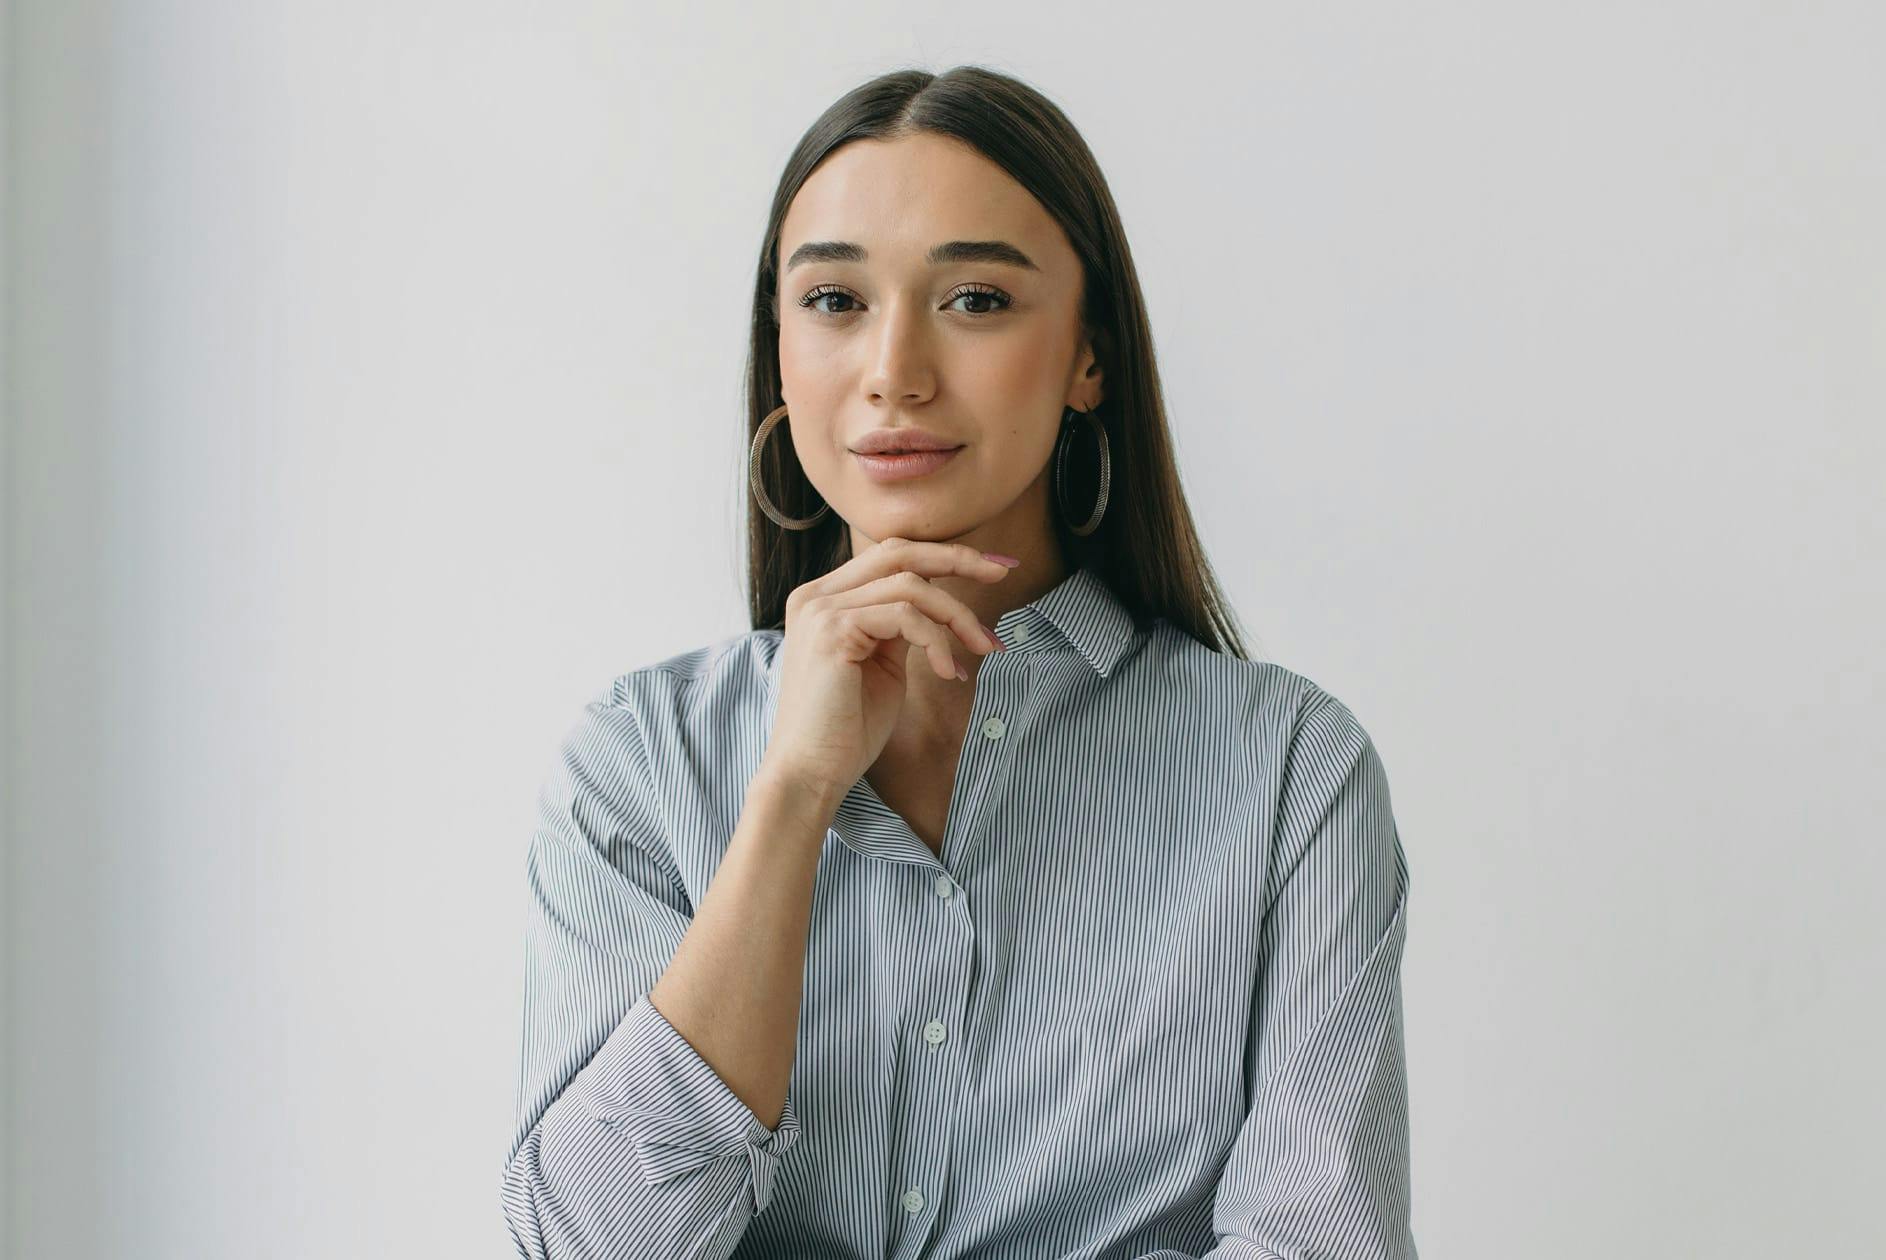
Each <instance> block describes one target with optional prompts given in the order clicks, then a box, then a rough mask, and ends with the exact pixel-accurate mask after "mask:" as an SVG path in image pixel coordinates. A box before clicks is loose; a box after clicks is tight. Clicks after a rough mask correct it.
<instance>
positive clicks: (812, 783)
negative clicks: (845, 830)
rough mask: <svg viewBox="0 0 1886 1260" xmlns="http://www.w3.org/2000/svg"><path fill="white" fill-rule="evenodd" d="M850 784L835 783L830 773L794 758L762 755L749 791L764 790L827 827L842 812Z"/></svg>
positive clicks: (779, 804) (775, 800) (774, 801)
mask: <svg viewBox="0 0 1886 1260" xmlns="http://www.w3.org/2000/svg"><path fill="white" fill-rule="evenodd" d="M850 790H851V788H850V786H849V785H848V784H847V785H840V784H837V783H834V782H833V781H832V780H831V778H830V776H828V775H824V774H820V773H817V772H814V771H808V770H804V769H802V768H800V767H798V766H795V765H793V764H792V763H791V762H788V761H785V760H782V759H778V758H767V757H762V758H761V759H760V767H759V769H758V770H756V771H755V772H754V774H753V779H752V782H751V783H749V784H748V786H747V791H748V794H749V795H752V794H754V793H759V794H762V795H764V796H765V797H766V799H767V800H768V801H769V802H770V803H771V804H773V805H775V806H776V807H778V808H781V809H784V810H786V811H787V812H789V813H792V814H794V815H796V816H798V817H799V818H801V819H803V820H804V821H806V822H808V823H812V824H816V825H817V826H818V828H819V829H820V830H821V831H823V830H824V829H825V828H826V827H827V826H829V825H830V824H831V820H832V817H833V815H835V814H836V813H837V812H838V805H839V802H841V801H843V800H844V799H845V795H846V793H847V792H849V791H850Z"/></svg>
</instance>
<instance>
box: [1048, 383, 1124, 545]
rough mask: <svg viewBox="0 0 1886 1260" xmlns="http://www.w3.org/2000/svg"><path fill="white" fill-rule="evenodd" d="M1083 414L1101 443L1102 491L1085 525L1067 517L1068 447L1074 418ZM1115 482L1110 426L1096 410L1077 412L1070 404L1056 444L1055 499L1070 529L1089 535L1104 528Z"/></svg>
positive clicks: (1071, 438)
mask: <svg viewBox="0 0 1886 1260" xmlns="http://www.w3.org/2000/svg"><path fill="white" fill-rule="evenodd" d="M1075 416H1080V417H1082V418H1083V419H1085V420H1086V421H1087V423H1088V424H1090V425H1092V426H1093V430H1094V438H1095V440H1096V441H1098V442H1099V443H1100V493H1099V494H1098V495H1097V496H1095V498H1094V508H1093V514H1092V515H1090V516H1089V517H1088V518H1087V521H1086V523H1085V524H1081V525H1076V524H1074V523H1073V522H1072V521H1070V520H1068V519H1067V493H1066V484H1065V483H1066V468H1067V452H1068V448H1069V447H1070V446H1071V445H1072V444H1073V438H1074V417H1075ZM1112 485H1113V456H1112V454H1111V453H1110V451H1109V449H1108V447H1107V426H1106V425H1104V424H1102V423H1100V417H1098V416H1096V415H1095V414H1094V413H1093V412H1092V411H1076V410H1074V408H1072V407H1069V408H1067V409H1066V410H1065V411H1063V412H1062V413H1061V436H1060V438H1059V440H1057V441H1056V442H1055V444H1054V498H1055V502H1056V503H1057V504H1059V505H1060V507H1061V520H1062V523H1063V524H1065V525H1066V526H1067V527H1068V528H1069V529H1071V530H1073V531H1074V532H1075V533H1076V534H1078V535H1080V536H1081V537H1083V538H1085V537H1086V536H1087V535H1089V534H1091V533H1093V532H1094V531H1095V530H1096V529H1099V528H1100V518H1101V517H1102V516H1105V515H1106V513H1107V491H1108V490H1109V489H1110V488H1111V487H1112Z"/></svg>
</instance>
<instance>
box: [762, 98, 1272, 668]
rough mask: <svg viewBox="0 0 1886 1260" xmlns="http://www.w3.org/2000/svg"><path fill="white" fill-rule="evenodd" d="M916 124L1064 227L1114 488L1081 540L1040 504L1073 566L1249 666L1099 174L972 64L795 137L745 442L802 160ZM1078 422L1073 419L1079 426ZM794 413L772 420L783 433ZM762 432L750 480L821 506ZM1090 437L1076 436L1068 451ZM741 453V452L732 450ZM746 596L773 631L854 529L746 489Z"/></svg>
mask: <svg viewBox="0 0 1886 1260" xmlns="http://www.w3.org/2000/svg"><path fill="white" fill-rule="evenodd" d="M916 132H930V133H935V134H938V135H944V136H951V137H954V138H955V139H957V140H960V141H962V142H964V143H966V144H969V145H972V146H974V147H975V148H976V149H977V150H978V151H979V152H981V153H982V154H983V156H985V157H987V158H988V159H989V160H990V161H992V162H994V163H995V164H996V165H997V166H1000V167H1001V168H1002V169H1003V170H1005V171H1007V172H1008V173H1009V175H1010V176H1011V177H1013V178H1014V179H1015V181H1016V182H1017V183H1019V184H1021V186H1022V187H1024V188H1026V189H1027V190H1028V191H1029V192H1030V193H1032V194H1033V195H1034V197H1035V199H1036V200H1037V201H1039V202H1040V203H1041V204H1042V206H1043V207H1045V208H1046V209H1047V211H1048V213H1049V214H1050V215H1052V216H1054V218H1055V220H1056V221H1057V222H1059V223H1060V225H1061V228H1062V230H1063V231H1064V232H1066V233H1067V239H1068V241H1069V242H1070V243H1071V244H1072V245H1073V247H1074V252H1075V253H1076V254H1077V255H1079V257H1080V259H1081V266H1082V272H1083V275H1084V284H1083V295H1082V308H1083V309H1082V319H1083V320H1084V321H1085V325H1086V330H1087V334H1088V336H1089V337H1090V338H1091V339H1092V342H1093V347H1094V354H1095V357H1096V359H1097V360H1098V362H1099V365H1100V368H1101V371H1102V373H1103V376H1102V380H1103V382H1104V384H1103V392H1104V394H1105V398H1104V400H1103V401H1102V402H1101V403H1100V405H1099V406H1098V408H1096V409H1095V412H1094V418H1095V419H1097V420H1099V421H1100V422H1101V423H1102V424H1104V425H1105V426H1106V430H1107V440H1108V446H1109V451H1110V454H1111V456H1112V488H1111V490H1110V492H1109V494H1108V498H1107V509H1106V515H1105V516H1104V517H1102V519H1101V522H1100V527H1099V528H1098V529H1096V530H1095V531H1094V532H1093V533H1092V534H1091V535H1089V536H1087V537H1084V538H1083V537H1081V536H1079V535H1077V534H1075V533H1074V532H1073V531H1072V530H1070V529H1069V528H1068V527H1067V525H1066V523H1065V522H1064V521H1062V520H1061V513H1060V512H1059V511H1054V512H1051V513H1050V514H1051V515H1052V516H1053V517H1054V518H1055V530H1056V532H1057V534H1058V535H1059V538H1060V542H1061V546H1062V548H1063V549H1064V552H1063V554H1064V555H1065V556H1066V557H1067V560H1068V563H1069V566H1070V568H1072V567H1076V566H1079V565H1083V564H1084V565H1087V566H1089V567H1091V568H1093V569H1094V570H1095V572H1096V573H1097V574H1098V575H1099V576H1100V577H1101V578H1102V579H1103V580H1104V581H1105V582H1106V583H1107V585H1108V586H1109V587H1110V588H1111V589H1112V590H1113V592H1114V593H1115V594H1116V595H1118V596H1119V598H1120V600H1121V602H1122V603H1123V604H1125V605H1126V606H1127V607H1128V608H1129V609H1131V610H1132V612H1133V615H1134V618H1135V620H1136V621H1137V622H1138V623H1139V624H1140V626H1141V627H1142V628H1144V627H1145V626H1147V625H1148V624H1149V623H1150V622H1151V621H1152V620H1153V619H1154V618H1157V617H1164V618H1166V620H1167V621H1169V622H1171V623H1172V624H1173V625H1174V626H1176V627H1178V628H1179V629H1181V630H1184V631H1185V632H1186V633H1188V634H1190V635H1191V636H1192V637H1194V638H1195V639H1197V640H1199V641H1200V642H1202V643H1204V644H1206V645H1207V646H1208V647H1211V648H1213V649H1214V650H1217V651H1221V652H1229V653H1231V654H1232V655H1234V656H1237V657H1239V658H1241V659H1248V654H1247V652H1246V650H1245V647H1244V644H1243V641H1242V639H1241V638H1240V635H1239V631H1238V628H1237V624H1236V621H1235V618H1234V617H1233V616H1232V614H1231V611H1230V609H1229V606H1228V604H1227V602H1226V601H1225V599H1224V595H1223V592H1222V591H1221V590H1220V589H1219V587H1218V583H1217V580H1216V578H1215V577H1214V576H1213V575H1212V572H1211V567H1210V565H1209V564H1208V563H1207V562H1206V559H1205V553H1204V550H1203V549H1202V548H1201V547H1200V545H1199V541H1198V533H1197V530H1196V529H1195V528H1194V526H1193V523H1192V513H1191V510H1190V508H1188V507H1187V506H1186V502H1185V494H1184V491H1183V490H1182V489H1181V487H1180V484H1179V474H1178V469H1177V467H1176V466H1175V464H1174V462H1173V453H1172V434H1171V431H1170V430H1169V429H1168V428H1167V425H1166V410H1165V402H1164V399H1163V397H1162V396H1161V392H1160V387H1159V369H1158V365H1157V363H1156V362H1155V361H1154V358H1153V341H1152V331H1151V329H1150V328H1149V326H1148V325H1147V322H1146V304H1145V301H1144V299H1143V298H1142V296H1141V294H1140V287H1139V276H1138V274H1137V273H1136V272H1135V271H1134V269H1133V256H1132V253H1131V251H1130V250H1129V249H1128V248H1127V243H1126V232H1125V230H1124V229H1123V228H1122V227H1121V225H1120V214H1119V211H1118V209H1116V208H1115V206H1114V204H1113V194H1112V192H1111V191H1110V190H1109V189H1108V187H1107V181H1106V178H1105V176H1103V175H1102V174H1101V172H1100V167H1099V165H1098V164H1097V163H1096V162H1095V161H1094V156H1093V154H1092V152H1090V151H1089V150H1088V148H1087V143H1086V141H1085V140H1083V139H1082V138H1081V135H1080V133H1079V132H1078V131H1076V130H1075V129H1074V125H1073V124H1072V123H1071V122H1069V121H1068V119H1067V116H1066V115H1065V114H1063V113H1062V112H1061V110H1060V109H1059V108H1058V107H1057V106H1056V105H1055V104H1054V103H1053V102H1051V101H1049V100H1048V99H1047V98H1046V97H1045V96H1043V95H1042V94H1041V93H1040V92H1038V91H1036V90H1035V89H1034V88H1031V87H1029V86H1028V85H1027V84H1025V83H1022V82H1020V81H1019V80H1017V79H1013V78H1010V77H1009V76H1007V75H1004V74H1000V73H997V72H996V71H993V70H989V69H987V68H985V67H982V66H957V67H956V68H954V69H952V70H948V71H945V72H944V73H942V74H932V73H930V72H928V71H924V70H914V69H910V70H896V71H893V72H891V73H888V74H884V75H880V76H879V77H878V78H875V79H872V80H871V81H870V82H868V83H865V84H862V85H860V86H859V87H856V88H854V89H852V90H851V91H850V92H847V93H846V94H845V95H844V96H842V97H840V98H839V99H838V100H837V101H836V102H835V103H833V105H832V106H831V108H829V109H827V110H826V111H825V113H824V114H822V115H821V116H820V117H819V119H818V121H817V122H814V123H813V124H812V126H811V127H810V128H808V129H807V131H806V133H805V135H804V136H802V137H800V140H799V144H798V147H797V148H795V149H794V150H793V152H792V156H791V157H790V158H789V159H788V160H787V162H786V168H785V170H784V172H783V173H782V174H781V175H780V178H779V187H778V189H777V190H776V191H775V192H774V194H773V206H772V211H771V214H770V215H769V217H768V222H767V225H766V239H765V240H764V242H763V243H762V244H761V247H760V265H759V273H758V276H757V277H756V280H755V283H754V288H753V338H752V342H751V345H750V347H749V349H748V355H747V381H746V388H747V444H748V445H749V446H750V445H751V444H752V441H753V435H754V434H755V433H756V432H758V431H759V426H760V422H761V421H762V420H763V419H765V418H766V415H767V413H768V412H770V411H772V410H773V409H774V408H776V407H777V406H779V403H780V380H779V324H778V278H779V277H778V253H779V230H780V224H781V223H782V222H784V220H785V217H786V210H787V208H788V207H789V206H790V205H791V204H792V199H793V197H794V196H795V195H796V194H797V193H798V191H799V188H800V186H801V185H803V184H804V183H805V181H806V180H807V179H808V178H809V177H810V176H811V174H812V171H813V170H814V168H816V167H817V166H818V164H819V163H820V162H821V161H822V160H823V159H824V158H825V157H826V155H828V154H830V153H831V152H832V151H833V150H835V149H837V148H838V147H839V146H841V145H844V144H847V143H849V142H851V141H853V140H861V139H872V140H893V139H897V138H899V137H902V136H907V135H910V134H912V133H916ZM1078 423H1079V424H1080V425H1082V426H1083V427H1084V426H1085V425H1086V423H1087V422H1086V421H1079V422H1078ZM790 424H791V418H790V417H788V418H787V420H786V421H785V422H784V423H783V424H782V425H781V428H788V427H789V426H790ZM785 437H786V434H784V433H781V432H780V431H779V430H777V429H776V430H774V432H773V434H772V435H771V437H770V439H769V440H768V442H767V443H766V448H765V451H764V452H763V454H762V458H761V467H760V473H761V477H762V484H763V485H764V486H765V488H766V492H767V495H768V497H769V498H771V499H772V501H773V503H774V505H775V506H777V507H778V508H779V510H780V511H781V512H784V513H785V514H787V515H789V516H795V517H805V516H810V515H811V514H812V513H814V512H816V511H817V510H818V508H819V505H820V504H821V503H822V502H823V500H822V499H821V498H820V497H819V493H818V491H817V489H815V488H814V487H813V486H812V484H811V482H810V481H809V480H808V479H807V478H806V475H805V470H804V469H803V468H802V467H801V466H800V464H799V461H798V459H797V457H796V456H792V455H789V454H788V452H787V448H788V447H790V445H791V443H790V442H788V441H782V440H781V439H782V438H785ZM1095 445H1096V444H1095V443H1093V442H1092V441H1091V440H1089V439H1087V437H1086V435H1084V434H1076V440H1075V442H1074V449H1075V450H1077V451H1087V450H1089V448H1091V447H1094V446H1095ZM743 449H744V448H743ZM1088 463H1089V465H1090V467H1087V468H1084V469H1076V468H1074V461H1073V460H1070V468H1071V469H1074V470H1073V471H1071V473H1070V476H1069V486H1070V489H1069V498H1070V500H1071V501H1072V502H1073V503H1074V504H1076V505H1079V506H1078V508H1077V509H1076V510H1081V511H1084V510H1085V509H1086V506H1087V505H1089V504H1091V503H1093V501H1094V495H1095V494H1096V493H1097V491H1098V459H1097V456H1095V457H1091V458H1089V460H1088ZM747 541H748V550H747V584H748V605H749V611H750V612H751V614H752V619H753V627H754V628H755V629H777V628H779V627H781V626H783V625H784V624H785V617H786V596H787V595H789V594H791V592H792V590H793V588H795V587H797V586H799V585H801V584H803V583H805V582H809V581H811V580H812V579H813V578H816V577H818V576H819V575H821V574H823V573H828V572H830V571H831V570H832V569H833V568H835V567H837V566H838V565H840V564H843V563H844V562H845V561H846V560H848V559H850V558H851V532H850V530H849V529H848V528H847V527H846V524H845V522H844V520H843V519H842V518H840V517H839V515H838V514H837V513H836V512H827V513H826V514H825V515H824V517H822V518H821V519H820V521H819V523H818V524H817V525H814V526H812V527H811V528H810V529H804V530H790V529H784V528H782V527H780V526H779V525H776V524H774V523H773V521H772V520H771V519H770V518H769V517H767V515H766V514H765V513H764V512H762V511H761V510H760V507H759V504H758V503H756V502H754V501H753V498H752V496H751V495H750V494H749V495H748V496H747Z"/></svg>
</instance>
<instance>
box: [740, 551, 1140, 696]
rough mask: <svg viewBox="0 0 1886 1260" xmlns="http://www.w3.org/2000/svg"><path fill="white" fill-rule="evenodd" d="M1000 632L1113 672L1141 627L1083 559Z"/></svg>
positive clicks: (775, 678) (775, 681)
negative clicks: (1064, 649)
mask: <svg viewBox="0 0 1886 1260" xmlns="http://www.w3.org/2000/svg"><path fill="white" fill-rule="evenodd" d="M994 630H995V633H996V635H997V636H998V637H999V638H1000V639H1001V640H1002V641H1003V642H1004V643H1006V644H1008V645H1009V650H1010V651H1013V652H1024V653H1025V652H1038V651H1044V650H1051V649H1052V648H1053V647H1055V646H1057V645H1058V646H1062V647H1067V648H1072V649H1073V650H1074V652H1075V653H1076V654H1078V655H1079V656H1080V658H1081V659H1082V660H1084V661H1086V662H1087V664H1088V665H1089V666H1091V667H1092V668H1093V670H1094V672H1095V673H1096V674H1098V675H1100V677H1102V678H1106V677H1108V676H1110V675H1111V674H1112V673H1113V669H1114V666H1116V665H1118V664H1119V662H1120V659H1121V657H1123V656H1124V655H1125V654H1126V651H1127V649H1128V648H1129V647H1131V646H1132V644H1133V640H1134V638H1135V637H1136V636H1137V634H1138V627H1137V625H1136V624H1135V622H1134V620H1133V613H1132V610H1131V609H1129V608H1128V607H1127V606H1126V604H1125V603H1124V602H1122V601H1121V599H1120V597H1119V596H1118V595H1116V594H1115V593H1114V591H1113V588H1112V587H1111V586H1109V585H1107V582H1106V579H1104V578H1102V577H1101V576H1100V574H1099V573H1098V572H1096V571H1095V570H1094V569H1093V568H1091V567H1089V566H1087V565H1081V566H1079V567H1077V568H1075V569H1074V570H1073V571H1072V572H1070V573H1069V574H1068V575H1067V576H1066V577H1064V578H1062V579H1061V580H1060V581H1059V582H1057V583H1056V584H1055V585H1054V586H1052V587H1050V588H1049V589H1048V590H1046V591H1043V592H1042V593H1041V594H1040V595H1037V596H1036V597H1035V598H1034V599H1032V600H1030V601H1029V602H1028V603H1026V604H1023V605H1021V606H1020V607H1018V608H1011V609H1009V610H1008V611H1007V612H1005V613H1003V614H1002V615H1001V616H1000V617H998V618H997V619H996V623H995V626H994ZM784 657H785V653H784V652H782V651H779V650H777V649H775V651H774V652H773V659H772V662H771V663H770V665H769V667H768V669H767V671H766V684H767V693H768V696H769V697H776V696H777V693H778V690H779V669H780V664H781V661H782V660H783V658H784Z"/></svg>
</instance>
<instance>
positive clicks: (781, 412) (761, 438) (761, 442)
mask: <svg viewBox="0 0 1886 1260" xmlns="http://www.w3.org/2000/svg"><path fill="white" fill-rule="evenodd" d="M785 418H786V404H785V403H781V404H779V406H777V407H775V408H773V409H772V410H771V411H769V412H767V413H766V419H764V420H762V421H760V427H759V428H758V429H757V430H755V431H754V434H753V449H752V451H751V453H750V454H749V456H748V458H747V484H748V485H749V486H751V487H752V490H753V498H754V501H755V502H757V503H758V504H759V505H760V511H762V512H764V513H766V514H767V515H768V516H770V517H772V518H773V521H774V523H775V524H778V525H781V526H784V527H785V528H787V529H811V528H812V527H813V526H814V525H816V524H818V523H819V521H820V520H821V519H822V518H823V517H824V516H825V514H826V513H827V512H829V511H831V510H832V505H831V504H829V503H825V504H821V505H820V507H819V510H818V511H816V512H814V513H813V514H812V515H810V516H808V517H805V518H803V519H794V518H793V517H790V516H787V515H786V514H785V513H784V512H781V511H780V510H779V509H778V508H776V507H774V506H773V501H772V500H771V499H769V498H767V497H766V491H765V489H763V488H762V487H761V485H760V453H761V452H762V451H764V450H765V449H766V439H767V438H768V437H770V436H771V435H772V432H773V426H775V425H777V424H778V423H779V422H780V421H781V420H783V419H785Z"/></svg>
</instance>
